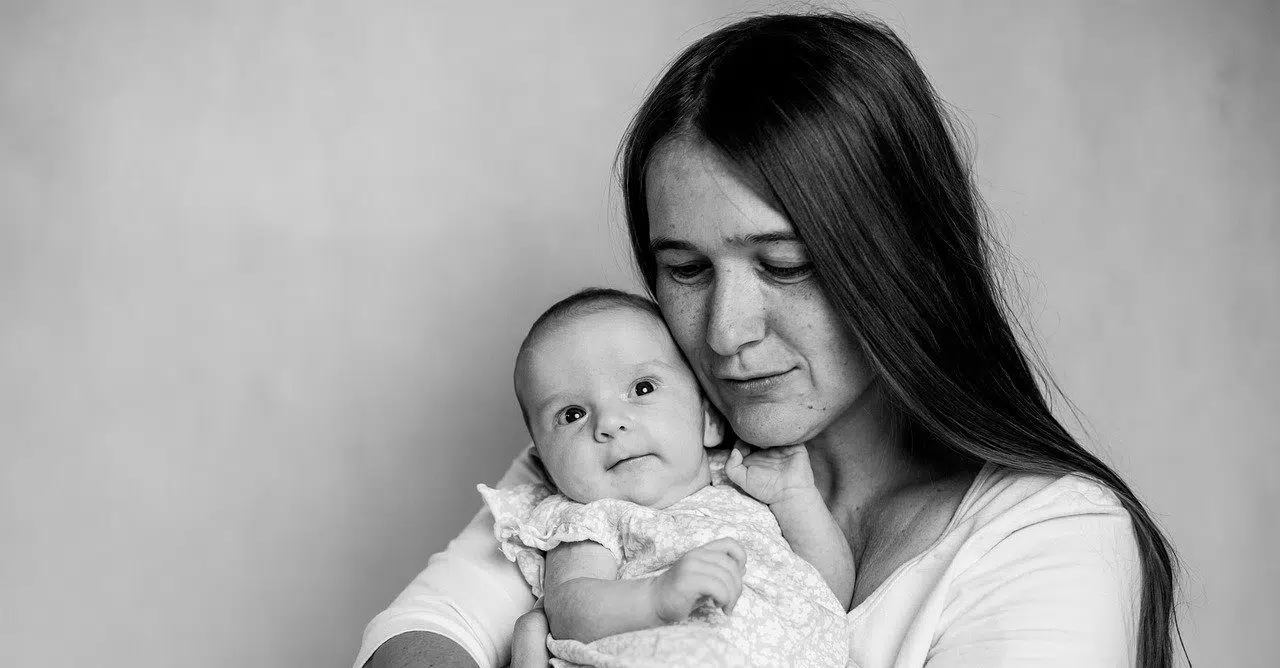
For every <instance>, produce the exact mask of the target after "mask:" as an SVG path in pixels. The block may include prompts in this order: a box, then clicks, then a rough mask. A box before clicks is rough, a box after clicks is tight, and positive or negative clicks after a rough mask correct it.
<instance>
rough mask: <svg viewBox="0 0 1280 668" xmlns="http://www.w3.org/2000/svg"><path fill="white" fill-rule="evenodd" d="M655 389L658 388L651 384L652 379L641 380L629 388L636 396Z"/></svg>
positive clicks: (650, 392)
mask: <svg viewBox="0 0 1280 668" xmlns="http://www.w3.org/2000/svg"><path fill="white" fill-rule="evenodd" d="M657 389H658V388H657V387H656V386H655V385H654V384H653V381H648V380H642V381H640V382H638V383H636V384H635V387H633V388H631V391H632V392H634V393H635V395H636V396H637V397H643V396H644V395H646V394H652V393H653V392H654V390H657Z"/></svg>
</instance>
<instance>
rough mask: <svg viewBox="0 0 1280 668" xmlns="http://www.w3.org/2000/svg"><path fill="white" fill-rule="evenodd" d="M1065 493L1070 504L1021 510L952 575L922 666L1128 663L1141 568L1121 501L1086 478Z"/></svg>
mask: <svg viewBox="0 0 1280 668" xmlns="http://www.w3.org/2000/svg"><path fill="white" fill-rule="evenodd" d="M1072 493H1073V494H1075V496H1076V502H1075V503H1073V504H1071V505H1072V506H1073V507H1074V508H1075V510H1074V511H1073V512H1071V513H1068V514H1059V515H1057V516H1053V515H1042V516H1039V517H1033V518H1030V521H1028V522H1025V523H1023V524H1022V526H1019V527H1017V528H1016V529H1014V530H1012V531H1010V532H1009V533H1008V535H1007V536H1006V537H1004V538H1003V539H1002V540H1000V541H999V542H997V543H996V544H995V545H994V546H993V547H992V548H991V549H990V550H989V551H988V552H987V553H986V554H984V555H982V556H981V557H980V558H979V559H977V560H976V561H975V562H974V563H973V564H972V565H971V566H970V567H969V568H968V569H967V570H966V571H965V572H964V573H963V574H961V575H960V576H959V577H958V578H957V579H956V580H955V582H954V583H953V586H952V593H951V596H950V598H949V600H948V602H947V605H946V607H945V608H944V610H943V613H942V618H941V619H940V620H939V626H938V628H939V631H938V635H937V638H936V640H935V642H934V645H933V647H932V649H931V650H930V652H929V655H928V659H927V661H926V663H925V665H926V666H927V668H967V667H976V666H1038V667H1050V666H1064V667H1065V666H1126V667H1127V666H1133V665H1135V663H1136V654H1137V650H1136V647H1137V642H1136V640H1137V627H1138V610H1139V607H1138V601H1139V600H1140V595H1141V594H1140V585H1141V581H1142V580H1141V578H1142V570H1141V560H1140V555H1139V552H1138V546H1137V541H1136V539H1135V537H1134V533H1133V526H1132V522H1131V520H1130V517H1129V514H1128V511H1126V510H1125V509H1124V507H1123V506H1121V505H1120V503H1119V502H1118V501H1117V500H1116V499H1115V496H1114V495H1112V494H1111V492H1110V491H1107V490H1105V489H1103V488H1101V487H1100V486H1098V485H1095V484H1093V483H1084V482H1081V483H1080V485H1077V486H1076V489H1075V490H1074V491H1073V492H1072ZM1082 497H1087V498H1082ZM1059 507H1061V506H1059Z"/></svg>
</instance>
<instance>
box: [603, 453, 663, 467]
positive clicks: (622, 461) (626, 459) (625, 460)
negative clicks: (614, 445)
mask: <svg viewBox="0 0 1280 668" xmlns="http://www.w3.org/2000/svg"><path fill="white" fill-rule="evenodd" d="M654 456H656V455H653V454H650V453H645V454H641V455H633V456H631V457H623V458H622V459H619V460H618V461H616V462H614V463H613V464H612V465H611V466H610V467H609V468H607V469H605V470H606V471H612V470H614V469H615V468H618V467H619V466H624V465H626V464H629V463H633V462H636V461H639V460H642V459H644V458H645V457H654Z"/></svg>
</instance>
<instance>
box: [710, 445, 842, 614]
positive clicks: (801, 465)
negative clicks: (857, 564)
mask: <svg viewBox="0 0 1280 668" xmlns="http://www.w3.org/2000/svg"><path fill="white" fill-rule="evenodd" d="M725 474H726V475H728V476H729V479H730V480H732V481H733V482H734V484H736V485H737V486H739V487H741V488H742V490H743V491H745V492H746V493H747V494H750V495H751V496H752V497H754V498H755V499H756V500H758V501H760V502H761V503H765V504H767V505H768V506H769V510H770V511H772V512H773V516H774V517H775V518H777V520H778V526H780V527H781V528H782V537H783V538H786V539H787V543H789V544H790V545H791V549H792V550H793V551H794V552H795V553H796V554H798V555H800V557H801V558H802V559H804V560H805V561H807V562H809V563H810V564H812V565H813V567H814V568H816V569H818V572H819V573H821V574H822V578H823V579H824V580H826V582H827V586H828V587H830V588H831V591H832V593H834V594H835V595H836V598H837V599H838V600H839V601H840V605H842V606H844V609H845V610H848V609H849V603H851V602H852V601H853V581H854V566H853V551H852V550H850V549H849V541H848V540H847V539H846V538H845V535H844V531H842V530H841V529H840V525H838V524H836V520H835V518H834V517H832V516H831V512H830V511H828V510H827V504H826V503H825V502H823V500H822V494H821V493H819V492H818V488H817V487H815V486H814V483H813V470H812V469H811V468H810V467H809V452H808V451H807V450H805V447H804V446H803V445H791V446H787V447H780V448H767V449H763V450H757V451H755V452H753V453H751V454H749V455H747V456H746V458H745V459H744V458H743V456H742V453H741V451H739V450H737V449H734V451H733V453H732V454H730V456H729V461H728V463H727V464H726V465H725Z"/></svg>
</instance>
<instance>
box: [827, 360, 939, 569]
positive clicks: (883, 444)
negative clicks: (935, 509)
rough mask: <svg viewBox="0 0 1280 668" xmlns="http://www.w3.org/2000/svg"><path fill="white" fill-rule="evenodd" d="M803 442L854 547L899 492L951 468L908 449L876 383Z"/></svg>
mask: <svg viewBox="0 0 1280 668" xmlns="http://www.w3.org/2000/svg"><path fill="white" fill-rule="evenodd" d="M806 446H807V447H808V449H809V461H810V464H811V466H812V468H813V477H814V483H815V484H816V485H817V487H818V491H819V492H820V493H821V494H822V497H823V500H824V501H826V503H827V508H829V509H830V510H831V513H832V515H833V516H835V518H836V521H837V522H839V524H840V526H841V527H843V528H844V529H845V531H846V534H847V536H848V538H849V539H850V541H851V543H853V544H854V549H855V551H856V550H857V549H858V544H859V543H861V542H862V540H863V539H864V538H865V535H864V534H865V532H866V530H867V527H868V526H869V525H870V524H872V523H873V522H874V519H875V516H876V515H877V514H879V512H880V511H881V510H882V509H883V508H884V506H885V505H886V502H887V501H889V500H891V499H893V498H894V496H895V495H896V494H897V493H898V492H900V491H902V490H903V489H905V488H908V487H911V486H913V485H918V484H921V483H925V482H930V481H933V480H937V479H938V478H940V477H942V476H945V475H947V474H949V473H952V472H951V471H947V470H943V469H945V468H946V467H945V466H940V465H939V463H938V462H934V461H930V460H929V459H927V458H926V457H924V456H922V455H921V454H919V453H914V452H912V450H911V448H910V446H909V445H908V444H907V443H906V441H905V439H904V437H903V433H902V429H901V427H900V425H899V424H898V422H897V420H896V419H895V417H894V413H893V411H892V410H891V409H890V407H889V405H888V400H887V397H886V396H885V394H884V391H883V390H882V389H881V387H880V383H879V382H875V383H873V384H872V385H871V386H870V387H868V388H867V390H866V391H865V392H863V394H862V396H861V397H859V399H858V401H857V402H856V403H855V404H854V405H853V406H852V407H851V408H850V410H849V411H848V413H847V414H846V415H845V416H844V417H843V418H842V419H841V420H839V421H838V422H837V423H835V424H833V425H832V426H831V427H829V428H828V429H827V430H826V431H824V432H823V433H822V434H819V435H818V436H817V437H816V438H814V439H812V440H810V441H809V442H808V443H806Z"/></svg>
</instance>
